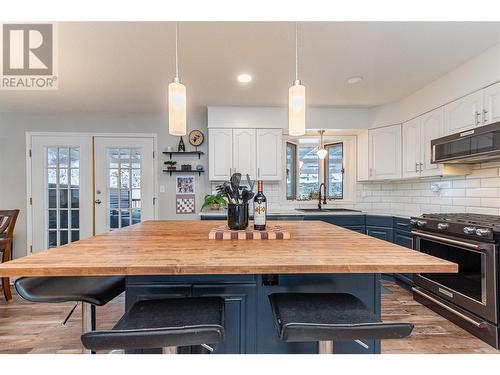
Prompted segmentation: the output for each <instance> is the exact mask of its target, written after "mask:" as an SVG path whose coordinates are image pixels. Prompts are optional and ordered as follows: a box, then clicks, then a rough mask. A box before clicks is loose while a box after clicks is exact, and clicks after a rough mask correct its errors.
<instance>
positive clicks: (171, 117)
mask: <svg viewBox="0 0 500 375" xmlns="http://www.w3.org/2000/svg"><path fill="white" fill-rule="evenodd" d="M168 132H169V134H171V135H178V136H180V135H186V86H184V85H183V84H182V83H180V82H179V80H178V79H176V80H174V82H172V83H171V84H170V85H168Z"/></svg>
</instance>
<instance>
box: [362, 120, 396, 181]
mask: <svg viewBox="0 0 500 375" xmlns="http://www.w3.org/2000/svg"><path fill="white" fill-rule="evenodd" d="M368 150H369V180H389V179H398V178H401V125H399V124H398V125H392V126H386V127H383V128H377V129H370V130H369V131H368Z"/></svg>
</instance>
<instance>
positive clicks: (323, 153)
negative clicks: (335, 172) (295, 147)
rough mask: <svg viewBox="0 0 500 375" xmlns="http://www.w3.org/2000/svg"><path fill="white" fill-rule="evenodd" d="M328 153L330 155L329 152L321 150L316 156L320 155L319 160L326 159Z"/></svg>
mask: <svg viewBox="0 0 500 375" xmlns="http://www.w3.org/2000/svg"><path fill="white" fill-rule="evenodd" d="M327 153H328V151H326V150H325V149H324V148H321V149H319V150H318V152H317V153H316V154H317V155H318V158H320V159H324V158H326V154H327Z"/></svg>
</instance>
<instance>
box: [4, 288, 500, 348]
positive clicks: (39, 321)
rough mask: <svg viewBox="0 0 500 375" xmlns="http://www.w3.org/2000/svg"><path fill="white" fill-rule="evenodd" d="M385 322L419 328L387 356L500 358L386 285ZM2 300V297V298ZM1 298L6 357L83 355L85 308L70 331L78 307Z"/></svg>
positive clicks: (119, 306)
mask: <svg viewBox="0 0 500 375" xmlns="http://www.w3.org/2000/svg"><path fill="white" fill-rule="evenodd" d="M383 286H384V287H385V288H386V289H385V293H384V294H383V295H382V319H384V320H386V321H409V322H412V323H414V324H415V329H414V331H413V333H412V335H411V337H409V338H408V339H402V340H386V341H383V342H382V353H403V354H410V353H427V354H432V353H497V354H500V351H497V350H495V349H493V348H492V347H491V346H489V345H487V344H485V343H484V342H482V341H481V340H479V339H477V338H475V337H474V336H472V335H470V334H469V333H467V332H466V331H464V330H463V329H461V328H459V327H457V326H456V325H454V324H453V323H450V322H448V321H447V320H446V319H444V318H442V317H441V316H439V315H437V314H436V313H434V312H432V311H431V310H429V309H427V308H426V307H424V306H422V305H420V304H419V303H417V302H415V301H413V299H412V296H411V294H410V293H409V292H408V291H406V290H404V289H402V288H400V287H399V286H397V285H396V284H394V283H391V282H383ZM0 296H1V295H0ZM13 297H14V299H13V301H11V302H10V303H6V302H5V300H3V299H0V353H80V351H81V349H80V348H81V346H80V329H81V327H80V324H81V320H80V317H81V314H80V311H79V309H78V310H77V311H75V314H74V315H73V316H72V317H71V319H70V320H69V321H68V323H67V324H66V325H65V326H62V325H61V322H62V321H63V320H64V318H65V317H66V315H67V313H68V312H69V310H70V309H71V308H72V307H73V304H71V303H64V304H33V303H28V302H25V301H22V300H21V299H20V298H19V296H17V295H15V296H13ZM123 306H124V296H123V295H122V296H120V297H118V298H117V299H115V300H114V301H113V302H111V303H109V304H108V305H107V306H104V307H99V308H97V324H98V327H97V328H111V327H112V326H113V324H114V323H115V322H116V320H118V318H119V317H120V316H121V315H122V314H123V309H124V308H123Z"/></svg>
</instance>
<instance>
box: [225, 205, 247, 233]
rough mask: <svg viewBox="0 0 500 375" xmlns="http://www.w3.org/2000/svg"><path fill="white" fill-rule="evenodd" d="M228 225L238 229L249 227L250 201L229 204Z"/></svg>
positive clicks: (230, 227)
mask: <svg viewBox="0 0 500 375" xmlns="http://www.w3.org/2000/svg"><path fill="white" fill-rule="evenodd" d="M227 226H228V227H229V229H236V230H242V229H246V228H247V227H248V203H241V204H234V203H229V204H228V205H227Z"/></svg>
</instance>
